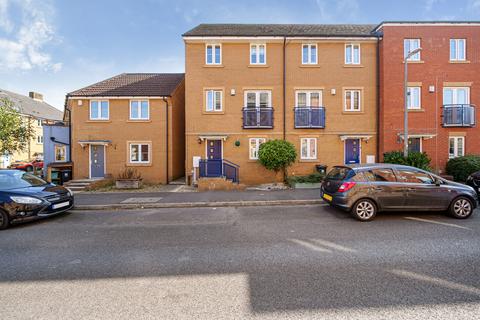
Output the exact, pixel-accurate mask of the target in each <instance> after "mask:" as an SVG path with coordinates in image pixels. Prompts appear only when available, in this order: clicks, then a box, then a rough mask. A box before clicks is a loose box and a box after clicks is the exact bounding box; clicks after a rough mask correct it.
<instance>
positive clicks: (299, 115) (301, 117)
mask: <svg viewBox="0 0 480 320" xmlns="http://www.w3.org/2000/svg"><path fill="white" fill-rule="evenodd" d="M294 112H295V128H298V129H300V128H312V129H315V128H318V129H322V128H325V108H324V107H296V108H294Z"/></svg>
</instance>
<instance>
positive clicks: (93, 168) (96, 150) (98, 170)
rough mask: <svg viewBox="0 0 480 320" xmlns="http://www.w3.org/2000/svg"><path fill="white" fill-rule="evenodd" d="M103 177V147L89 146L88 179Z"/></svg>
mask: <svg viewBox="0 0 480 320" xmlns="http://www.w3.org/2000/svg"><path fill="white" fill-rule="evenodd" d="M104 176H105V146H92V145H91V146H90V178H103V177H104Z"/></svg>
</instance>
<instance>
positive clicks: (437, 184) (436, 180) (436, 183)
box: [435, 178, 442, 187]
mask: <svg viewBox="0 0 480 320" xmlns="http://www.w3.org/2000/svg"><path fill="white" fill-rule="evenodd" d="M441 184H442V180H440V179H438V178H436V179H435V185H436V186H437V187H440V185H441Z"/></svg>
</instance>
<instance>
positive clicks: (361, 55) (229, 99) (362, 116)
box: [183, 24, 379, 184]
mask: <svg viewBox="0 0 480 320" xmlns="http://www.w3.org/2000/svg"><path fill="white" fill-rule="evenodd" d="M374 28H375V26H374V25H264V24H262V25H253V24H252V25H247V24H213V25H212V24H201V25H199V26H197V27H196V28H194V29H192V30H190V31H188V32H187V33H185V34H184V35H183V39H184V42H185V47H186V49H185V54H186V57H185V61H186V65H185V70H186V74H185V108H186V128H185V130H186V175H187V176H190V175H192V172H194V171H195V174H196V175H197V176H200V177H201V178H202V177H218V176H226V177H227V178H229V179H231V180H234V181H238V180H240V181H241V182H242V183H245V184H259V183H267V182H273V181H282V180H283V176H281V175H280V174H278V175H276V176H275V175H274V173H272V172H270V171H268V170H266V169H265V168H263V167H262V166H261V165H260V164H259V163H258V162H257V152H258V147H259V145H260V144H261V143H263V142H265V141H267V140H270V139H286V140H288V141H290V142H292V143H293V144H294V145H295V146H296V148H297V153H298V160H297V162H296V163H295V164H294V165H293V166H292V167H290V168H289V173H288V174H289V175H305V174H309V173H312V172H314V170H315V165H316V164H325V165H327V166H329V167H330V166H333V165H338V164H342V163H348V164H352V163H364V162H375V161H376V160H377V115H378V107H377V100H378V94H377V85H378V83H377V76H378V73H377V55H378V51H377V49H378V41H379V38H378V37H377V36H376V34H375V33H374V32H373V30H374ZM194 159H195V160H194ZM194 164H195V166H194ZM197 166H198V168H196V167H197Z"/></svg>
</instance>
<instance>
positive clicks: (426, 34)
mask: <svg viewBox="0 0 480 320" xmlns="http://www.w3.org/2000/svg"><path fill="white" fill-rule="evenodd" d="M380 31H381V32H382V33H383V37H382V40H381V41H380V48H379V64H380V83H379V84H380V117H379V129H380V137H379V151H380V157H382V155H383V153H384V152H387V151H392V150H402V147H403V140H402V136H401V134H402V133H403V106H404V98H403V96H404V93H403V81H404V64H403V54H404V39H420V47H421V48H422V51H421V54H420V56H421V57H420V61H416V62H411V63H409V64H408V82H409V86H415V87H421V94H420V96H421V99H420V106H421V108H420V109H419V110H415V111H410V112H409V134H410V135H412V136H416V137H421V143H422V151H424V152H427V153H428V155H429V156H430V157H431V159H432V162H431V166H432V168H433V169H434V170H435V171H437V172H438V173H444V171H445V164H446V162H447V161H448V159H449V137H457V136H458V137H462V136H463V137H464V141H465V152H464V153H465V154H480V124H479V123H478V122H479V115H478V110H477V109H476V108H475V113H476V114H475V118H476V123H477V124H476V125H475V126H473V127H470V126H468V127H467V126H456V127H445V126H443V124H442V121H443V113H444V111H443V109H444V108H443V104H444V101H443V91H444V88H445V87H454V88H455V87H456V88H458V87H462V88H463V87H465V88H468V89H467V91H469V94H470V97H469V99H470V101H469V103H470V104H473V105H476V106H477V107H479V106H480V25H479V24H428V23H424V24H407V23H405V24H393V23H386V24H383V26H382V27H381V29H380ZM450 39H466V59H465V61H450ZM455 90H456V89H455Z"/></svg>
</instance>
